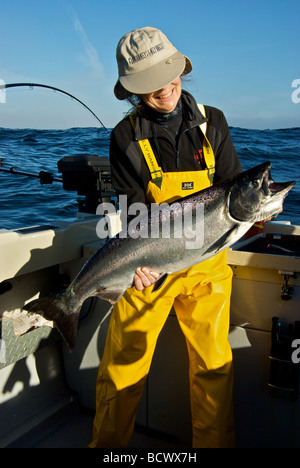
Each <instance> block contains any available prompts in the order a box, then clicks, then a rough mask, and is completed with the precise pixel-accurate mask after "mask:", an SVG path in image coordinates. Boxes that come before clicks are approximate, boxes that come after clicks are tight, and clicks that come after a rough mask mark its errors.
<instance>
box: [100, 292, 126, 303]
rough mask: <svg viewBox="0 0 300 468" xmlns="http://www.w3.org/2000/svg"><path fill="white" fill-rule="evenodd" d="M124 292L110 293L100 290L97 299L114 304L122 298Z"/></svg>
mask: <svg viewBox="0 0 300 468" xmlns="http://www.w3.org/2000/svg"><path fill="white" fill-rule="evenodd" d="M123 294H124V291H111V290H110V289H101V290H100V291H99V292H98V293H97V297H99V298H100V299H104V300H105V301H108V302H110V303H111V304H115V303H116V302H118V300H119V299H121V297H122V296H123Z"/></svg>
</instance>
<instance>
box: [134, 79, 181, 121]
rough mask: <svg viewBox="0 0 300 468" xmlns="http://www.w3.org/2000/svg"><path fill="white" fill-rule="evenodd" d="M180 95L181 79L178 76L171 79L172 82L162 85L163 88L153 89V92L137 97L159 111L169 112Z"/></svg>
mask: <svg viewBox="0 0 300 468" xmlns="http://www.w3.org/2000/svg"><path fill="white" fill-rule="evenodd" d="M180 96H181V80H180V77H178V78H176V80H174V81H172V83H170V84H168V85H166V86H164V88H162V89H159V90H158V91H154V92H153V93H148V94H140V95H139V97H140V98H141V99H142V100H143V101H144V103H145V104H147V106H149V107H151V108H152V109H154V110H156V111H157V112H161V113H163V114H169V113H170V112H172V111H173V110H174V109H175V107H176V106H177V103H178V101H179V98H180Z"/></svg>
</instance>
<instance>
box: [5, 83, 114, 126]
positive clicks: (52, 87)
mask: <svg viewBox="0 0 300 468" xmlns="http://www.w3.org/2000/svg"><path fill="white" fill-rule="evenodd" d="M20 86H23V87H24V86H26V87H29V88H30V89H33V88H34V87H36V88H46V89H52V90H53V91H57V92H59V93H62V94H65V95H66V96H69V97H70V98H71V99H74V100H75V101H77V102H79V104H81V105H82V106H83V107H85V108H86V109H87V110H88V111H89V112H90V113H91V114H92V115H93V116H94V117H95V119H97V120H98V122H99V123H100V124H101V125H102V127H103V128H104V130H105V131H106V132H107V134H108V135H109V131H108V130H107V128H106V127H105V125H104V124H103V122H101V120H100V119H99V117H97V115H96V114H95V113H94V112H93V111H92V110H91V109H90V108H89V107H88V106H87V105H86V104H84V102H82V101H80V99H77V97H75V96H73V95H72V94H70V93H67V92H66V91H63V90H62V89H59V88H55V87H54V86H49V85H44V84H40V83H6V84H0V89H8V88H16V87H20Z"/></svg>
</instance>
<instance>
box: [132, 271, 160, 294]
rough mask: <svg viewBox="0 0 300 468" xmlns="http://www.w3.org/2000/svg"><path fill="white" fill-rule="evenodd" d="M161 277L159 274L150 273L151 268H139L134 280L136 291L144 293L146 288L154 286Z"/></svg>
mask: <svg viewBox="0 0 300 468" xmlns="http://www.w3.org/2000/svg"><path fill="white" fill-rule="evenodd" d="M159 276H160V274H159V273H155V272H154V271H150V270H149V268H145V267H143V268H137V269H136V272H135V275H134V280H133V282H134V286H135V289H137V290H138V291H142V290H143V289H144V288H147V287H149V286H152V284H154V283H155V281H156V280H157V278H159Z"/></svg>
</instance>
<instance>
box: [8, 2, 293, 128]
mask: <svg viewBox="0 0 300 468" xmlns="http://www.w3.org/2000/svg"><path fill="white" fill-rule="evenodd" d="M299 19H300V1H299V0H260V1H258V0H251V1H249V0H247V1H245V0H214V1H207V0H205V1H204V0H186V1H184V0H181V1H178V0H152V1H151V2H144V1H143V0H140V1H138V0H134V1H132V0H127V1H124V0H113V1H112V0H13V1H11V2H7V1H4V0H0V44H1V47H0V80H3V81H4V82H6V83H13V82H35V83H41V84H46V85H51V86H55V87H57V88H60V89H63V90H64V91H66V92H68V93H70V94H73V95H74V96H76V97H77V98H78V99H80V100H81V101H83V102H84V103H85V104H86V105H87V106H88V107H90V108H91V109H92V110H93V112H95V114H97V115H98V117H99V118H100V119H101V120H102V122H103V123H104V125H105V126H106V127H113V126H114V125H116V123H117V122H118V121H119V120H120V119H121V118H122V117H123V114H124V112H126V110H127V109H128V106H127V104H125V103H124V102H119V101H117V99H116V98H115V97H114V94H113V87H114V84H115V81H116V79H117V66H116V60H115V49H116V45H117V43H118V41H119V39H120V37H121V36H122V35H123V34H125V33H127V32H129V31H130V30H132V29H135V28H139V27H143V26H154V27H157V28H159V29H161V30H162V31H163V32H164V33H165V34H166V35H167V37H168V38H169V39H170V40H171V42H172V43H173V44H174V45H175V46H176V47H177V48H178V49H179V50H180V51H181V52H182V53H184V54H185V55H187V56H188V57H189V58H190V59H191V61H192V63H193V71H192V74H191V79H190V81H189V82H188V83H186V85H185V88H186V89H187V90H188V91H190V92H191V93H192V94H193V95H194V97H195V98H196V99H197V101H198V102H202V103H204V104H209V105H212V106H215V107H218V108H220V109H222V110H223V111H224V113H225V115H226V117H227V120H228V123H229V125H232V126H238V127H245V128H258V129H264V128H286V127H295V126H299V122H300V103H295V102H293V101H292V93H293V91H295V89H293V88H292V83H293V81H294V80H297V79H298V80H300V60H299V59H300V27H299ZM299 96H300V93H299ZM2 100H3V98H2ZM5 101H6V102H5V103H3V102H2V103H1V102H0V126H2V127H10V128H24V127H30V128H70V127H80V126H97V125H98V122H97V121H96V120H95V119H94V118H93V117H92V116H91V115H90V114H89V113H88V112H87V111H86V110H85V109H84V108H83V107H82V106H80V105H79V104H77V103H76V102H75V101H73V100H71V99H69V98H67V97H65V96H63V95H61V94H59V93H54V92H52V91H45V90H37V89H34V90H29V89H26V90H25V89H23V88H18V89H14V90H7V92H6V97H5Z"/></svg>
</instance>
